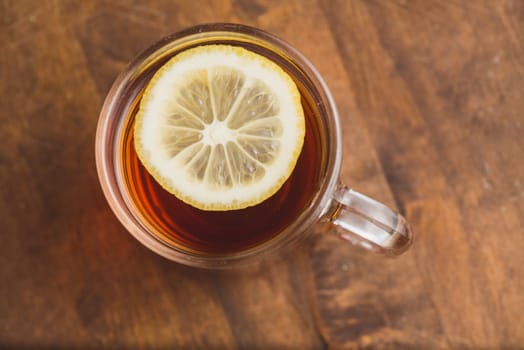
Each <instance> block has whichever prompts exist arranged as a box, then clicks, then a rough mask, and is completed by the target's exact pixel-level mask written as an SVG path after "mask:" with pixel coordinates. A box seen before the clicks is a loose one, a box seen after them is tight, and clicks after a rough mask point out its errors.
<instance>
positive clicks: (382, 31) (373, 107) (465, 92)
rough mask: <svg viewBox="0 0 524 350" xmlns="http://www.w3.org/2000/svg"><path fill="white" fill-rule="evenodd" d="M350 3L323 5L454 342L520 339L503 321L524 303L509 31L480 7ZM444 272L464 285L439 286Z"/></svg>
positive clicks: (512, 342)
mask: <svg viewBox="0 0 524 350" xmlns="http://www.w3.org/2000/svg"><path fill="white" fill-rule="evenodd" d="M337 5H338V6H337ZM341 6H342V3H341V2H339V3H332V4H329V5H326V6H325V7H324V8H325V11H326V14H327V16H328V18H330V19H331V20H332V21H331V23H332V28H333V31H334V33H335V37H336V38H338V45H339V47H340V49H341V52H342V55H343V57H344V63H345V68H346V70H347V71H348V77H349V80H350V82H351V85H352V88H353V90H355V91H357V92H356V94H355V95H356V98H357V101H358V105H359V107H361V111H362V113H363V114H364V115H365V116H366V119H365V121H366V124H367V125H368V127H369V131H370V134H371V136H372V139H373V141H374V143H375V144H376V145H377V150H378V154H379V158H380V160H381V163H382V165H383V169H384V172H385V174H386V176H387V178H388V180H389V184H390V186H391V188H392V190H393V192H394V193H395V198H398V199H399V202H400V203H401V204H402V205H403V206H404V208H405V212H406V213H407V214H408V219H410V220H411V221H412V222H413V224H414V226H415V228H416V229H417V232H418V233H419V237H418V238H419V239H418V242H417V245H416V246H415V249H414V254H416V256H417V262H418V265H419V266H420V267H422V268H423V270H421V273H420V274H421V276H422V277H423V278H424V279H426V285H427V287H426V289H427V290H426V292H427V294H428V295H429V296H430V297H431V299H432V302H433V303H434V304H435V308H436V310H438V312H439V319H440V321H441V323H442V328H443V330H444V335H445V339H446V341H447V343H448V344H449V345H450V346H460V347H480V346H488V347H512V346H517V344H521V343H522V338H521V337H522V332H521V331H520V330H521V329H522V322H515V323H513V324H511V325H507V324H505V323H504V321H503V320H504V319H518V317H519V316H518V315H517V314H516V313H513V311H514V310H518V309H521V306H522V305H523V297H522V295H521V293H520V290H521V287H520V282H516V281H517V280H518V281H521V280H522V278H519V277H522V273H521V271H520V270H521V269H518V268H517V266H522V257H521V256H522V254H520V253H519V252H521V251H522V248H523V247H522V240H519V238H518V237H519V235H520V232H522V228H523V227H522V222H519V220H518V218H519V217H522V215H519V213H520V214H522V209H521V208H520V207H519V205H515V204H512V203H511V201H510V198H511V193H512V192H513V193H515V186H516V183H515V182H513V183H512V181H508V180H507V179H514V181H517V180H518V179H519V178H522V177H523V175H524V168H523V167H522V164H521V162H518V159H521V158H522V155H523V154H522V153H523V151H522V150H523V148H522V143H521V141H520V140H519V137H518V134H519V131H518V130H519V128H520V127H519V125H520V123H521V121H522V110H523V108H522V99H521V98H519V96H518V95H519V91H521V90H522V87H523V85H522V77H521V76H519V75H518V74H517V75H515V68H514V67H515V65H518V63H516V62H511V60H507V61H506V62H503V59H502V57H503V56H504V53H503V51H502V50H504V49H505V48H509V47H511V46H512V45H513V44H512V43H511V41H510V40H508V33H507V32H505V31H504V30H503V29H504V28H503V26H502V25H501V22H500V20H499V19H498V18H497V17H496V16H494V14H493V11H489V8H488V9H486V8H484V7H482V6H481V7H478V8H477V7H474V6H473V7H470V6H468V7H467V8H466V7H464V8H463V7H462V6H460V4H457V3H452V4H451V3H450V4H449V5H444V4H443V3H438V2H422V1H420V2H413V3H411V2H410V3H409V5H408V4H407V3H405V2H399V3H394V2H392V3H387V4H386V3H380V2H352V6H347V7H346V8H345V10H344V7H341ZM421 14H424V15H421ZM348 19H350V20H348ZM520 61H522V59H520ZM392 91H394V93H391V92H392ZM495 183H496V184H497V185H494V184H495ZM495 186H497V190H496V191H495ZM517 193H518V192H517ZM513 196H514V195H513ZM513 202H514V201H513ZM502 208H504V209H502ZM503 212H506V213H507V219H506V218H505V217H504V216H503ZM433 215H436V217H435V219H429V218H431V217H433ZM437 218H441V220H443V221H444V222H445V221H448V222H454V223H457V224H458V226H454V227H446V226H442V225H446V224H443V223H440V224H439V222H438V219H437ZM430 221H432V223H430ZM501 225H504V226H506V225H507V226H506V227H504V226H503V227H504V228H503V230H504V232H507V233H505V234H504V236H503V237H501V235H499V234H498V232H500V229H501ZM497 227H498V228H497ZM439 239H440V240H439ZM446 240H447V241H448V243H446V242H445V241H446ZM440 244H442V246H441V247H440V248H439V246H440ZM509 245H511V247H510V246H509ZM510 252H511V253H510ZM433 254H437V255H433ZM508 256H511V257H512V258H511V259H508ZM515 271H519V273H518V276H519V277H517V278H515V277H516V276H515V275H514V273H515ZM428 275H430V276H431V279H429V280H428V277H427V276H428ZM439 275H440V277H434V276H439ZM445 276H453V277H452V278H453V287H452V288H455V289H453V290H451V289H448V288H447V287H446V286H445V285H442V283H444V282H443V281H444V280H445ZM512 276H513V278H512ZM433 278H434V279H433ZM514 278H515V279H514ZM437 281H440V285H437ZM490 286H493V287H494V286H497V287H494V288H492V287H490ZM501 286H504V287H503V288H504V290H505V291H506V293H505V297H504V298H503V299H501V298H500V297H499V295H500V294H499V293H500V292H499V288H500V287H501ZM454 290H455V291H456V290H459V291H460V293H458V292H457V293H454ZM501 324H504V328H502V329H501V326H500V325H501Z"/></svg>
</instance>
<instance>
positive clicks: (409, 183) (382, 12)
mask: <svg viewBox="0 0 524 350" xmlns="http://www.w3.org/2000/svg"><path fill="white" fill-rule="evenodd" d="M202 22H239V23H245V24H248V25H253V26H256V27H259V28H262V29H265V30H268V31H270V32H272V33H274V34H276V35H277V36H280V37H282V38H283V39H285V40H286V41H288V42H290V43H291V44H292V45H294V46H295V47H297V48H298V49H299V50H300V51H301V52H303V53H304V54H305V55H306V56H307V57H308V58H309V59H310V60H311V61H312V62H313V64H314V65H315V66H316V67H317V68H318V70H319V71H320V73H321V74H322V75H323V76H324V77H325V79H326V82H327V83H328V85H329V86H330V88H331V90H332V92H333V95H334V97H335V100H336V101H337V104H338V106H339V110H340V115H341V119H342V120H341V121H342V128H343V134H344V164H343V168H342V172H341V180H342V181H343V182H345V183H346V184H348V185H350V186H351V187H353V188H355V189H357V190H359V191H362V192H364V193H366V194H369V195H371V196H372V197H374V198H376V199H378V200H380V201H382V202H384V203H386V204H388V205H390V206H392V207H394V208H397V209H398V210H399V211H401V212H402V213H403V214H404V215H406V217H407V218H408V220H409V221H410V222H411V223H412V224H413V226H414V229H415V231H416V233H417V237H416V243H415V245H414V246H413V248H412V250H411V251H409V252H408V253H407V254H405V255H404V256H402V257H400V258H397V259H384V258H382V257H379V256H375V255H370V254H369V253H366V252H362V251H360V250H358V249H356V248H354V247H352V246H349V245H346V244H342V243H341V242H340V240H339V239H338V238H337V237H334V236H330V235H321V234H319V235H316V236H315V238H314V239H313V240H312V241H310V242H306V243H305V244H304V246H302V247H300V248H298V249H296V250H295V251H294V252H293V253H292V254H290V255H289V256H287V257H286V258H282V259H276V260H275V261H269V262H265V263H263V264H259V265H253V266H250V267H248V268H243V269H239V270H233V271H219V272H217V271H205V270H196V269H192V268H187V267H184V266H180V265H177V264H174V263H171V262H169V261H167V260H165V259H163V258H161V257H158V256H156V255H155V254H153V253H152V252H150V251H149V250H147V249H146V248H144V247H142V246H141V245H140V244H139V243H138V242H137V241H135V240H134V239H133V238H132V237H131V236H130V235H129V234H128V233H127V232H126V231H125V229H124V228H123V227H122V226H121V225H120V224H119V223H118V221H117V220H116V218H115V217H114V215H113V214H112V213H111V211H110V209H109V207H108V205H107V204H106V202H105V199H104V198H103V195H102V192H101V190H100V188H99V185H98V180H97V176H96V170H95V166H94V133H95V128H96V122H97V118H98V113H99V110H100V107H101V104H102V102H103V99H104V96H105V94H106V93H107V91H108V89H109V87H110V85H111V84H112V82H113V80H114V78H115V77H116V75H117V74H118V73H119V72H120V71H121V70H122V69H123V68H124V66H125V64H126V63H127V62H128V61H129V60H130V59H132V57H133V56H134V55H136V54H137V53H138V52H140V51H141V50H142V49H144V48H145V47H147V46H148V45H150V44H151V43H152V42H154V41H156V40H157V39H159V38H160V37H162V36H164V35H166V34H168V33H171V32H174V31H177V30H180V29H183V28H185V27H187V26H190V25H194V24H196V23H202ZM523 37H524V2H522V1H514V0H513V1H512V0H504V1H499V2H491V1H483V0H482V1H472V2H466V1H447V2H439V1H429V0H428V1H423V0H416V1H403V0H392V1H377V0H369V1H364V0H352V1H343V0H333V1H326V2H323V1H314V0H308V1H299V0H293V1H288V2H280V1H274V0H253V1H247V0H236V1H229V0H221V1H203V2H191V1H181V0H180V1H155V2H152V1H145V0H144V1H140V0H129V1H102V0H97V1H89V2H87V1H86V2H79V1H74V0H46V1H36V0H24V1H10V0H3V1H1V2H0V96H2V97H1V100H0V101H1V106H2V107H3V108H2V109H1V110H0V122H1V123H2V124H1V125H2V126H1V127H0V139H1V140H2V142H3V146H2V147H1V148H0V170H1V171H0V199H1V200H0V215H1V216H0V218H1V219H2V225H3V228H2V230H1V231H0V232H1V233H0V237H1V240H2V244H0V348H10V349H21V348H43V347H45V348H129V349H146V348H155V349H160V348H196V349H200V348H214V349H222V348H230V349H235V348H238V349H256V348H260V349H270V348H275V349H277V348H278V349H286V348H288V349H319V348H336V349H338V348H341V349H355V348H363V349H421V348H423V349H448V348H451V349H503V348H504V349H517V348H523V347H524V331H523V330H524V321H523V320H524V319H523V317H522V310H524V293H523V292H522V291H523V290H524V282H523V281H524V268H523V266H524V254H523V252H524V239H523V234H524V221H523V219H522V218H523V217H524V206H523V204H522V203H523V200H524V163H523V162H522V160H523V159H524V141H523V139H522V135H523V130H524V129H523V128H524V99H523V91H524V46H523V41H522V38H523Z"/></svg>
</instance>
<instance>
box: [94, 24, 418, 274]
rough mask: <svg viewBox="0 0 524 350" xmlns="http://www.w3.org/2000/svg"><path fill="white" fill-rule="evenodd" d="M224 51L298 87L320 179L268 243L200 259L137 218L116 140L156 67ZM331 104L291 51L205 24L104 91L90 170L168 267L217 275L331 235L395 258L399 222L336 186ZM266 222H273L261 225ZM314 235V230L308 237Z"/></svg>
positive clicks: (337, 143)
mask: <svg viewBox="0 0 524 350" xmlns="http://www.w3.org/2000/svg"><path fill="white" fill-rule="evenodd" d="M216 43H222V44H230V45H239V46H243V47H245V48H248V49H250V50H252V51H255V52H257V53H260V54H263V55H264V56H266V57H268V58H269V59H271V60H273V61H275V62H276V63H277V64H279V65H280V66H281V67H282V68H283V69H284V70H286V71H287V72H288V73H289V74H290V75H291V77H292V78H293V79H294V80H295V81H296V82H297V85H300V86H301V87H302V90H301V93H302V94H303V95H307V98H308V99H310V100H311V101H312V103H311V105H312V106H314V108H316V111H315V112H316V115H317V116H318V119H319V128H320V129H321V130H319V132H320V133H322V140H324V141H323V142H324V143H325V144H324V145H323V147H324V149H325V152H323V153H324V154H323V157H322V162H320V163H319V164H318V166H317V167H318V169H317V170H318V171H319V172H320V177H319V181H318V184H316V190H315V191H314V192H313V193H312V194H311V196H310V198H309V199H308V203H307V205H305V206H304V208H303V209H301V212H300V213H299V215H297V216H296V217H295V218H293V220H291V221H290V222H289V223H288V224H287V226H286V227H285V228H283V229H282V230H281V231H280V232H279V233H278V234H276V235H274V237H273V238H271V239H269V240H268V241H266V242H262V243H260V244H257V245H255V246H254V247H250V248H248V249H245V250H241V251H238V252H234V253H227V254H202V253H199V252H196V251H194V250H191V249H184V248H183V247H181V246H180V245H177V246H175V245H172V244H170V243H169V242H167V241H165V240H163V239H162V238H161V236H160V235H158V234H156V233H155V232H153V231H152V229H151V228H150V225H147V222H145V221H144V220H145V219H144V216H143V215H140V213H138V212H137V209H136V207H135V206H134V205H133V203H132V198H131V197H130V194H129V190H128V189H127V188H126V183H125V181H124V179H123V176H122V165H121V161H120V160H119V155H120V153H121V147H122V145H121V144H119V142H120V140H121V139H122V137H121V134H122V132H123V129H124V122H125V119H126V118H128V116H129V115H130V110H131V109H133V108H135V107H136V103H137V96H139V95H140V93H141V92H142V91H143V89H144V87H145V86H146V85H147V83H148V81H149V79H150V78H151V76H152V75H153V74H154V72H155V71H156V69H158V67H159V65H161V64H163V63H164V62H166V61H167V60H168V59H169V58H171V57H173V56H174V55H176V54H177V53H179V52H181V51H183V50H187V49H188V48H191V47H195V46H198V45H207V44H216ZM339 123H340V122H339V116H338V111H337V108H336V105H335V102H334V100H333V97H332V95H331V93H330V91H329V89H328V87H327V86H326V84H325V83H324V81H323V79H322V77H321V76H320V74H319V73H318V72H317V70H316V69H315V68H314V67H313V65H312V64H311V63H310V62H309V61H308V60H307V59H306V58H305V57H304V56H303V55H302V54H300V53H299V52H298V51H297V50H296V49H294V48H293V47H292V46H290V45H289V44H287V43H285V42H284V41H282V40H280V39H279V38H277V37H275V36H273V35H271V34H269V33H266V32H264V31H262V30H259V29H256V28H252V27H248V26H244V25H239V24H227V23H216V24H203V25H198V26H195V27H192V28H189V29H186V30H184V31H181V32H178V33H175V34H172V35H170V36H168V37H165V38H163V39H162V40H160V41H159V42H157V43H156V44H154V45H153V46H151V47H150V48H148V49H147V50H145V51H144V52H143V53H141V54H140V55H139V56H138V57H136V58H135V59H134V60H133V61H132V62H131V63H130V64H129V65H128V66H127V67H126V68H125V70H124V71H123V72H122V73H121V74H120V75H119V76H118V78H117V79H116V81H115V82H114V84H113V86H112V88H111V90H110V91H109V93H108V95H107V97H106V99H105V102H104V105H103V107H102V111H101V113H100V118H99V122H98V128H97V133H96V165H97V170H98V176H99V180H100V184H101V187H102V189H103V192H104V194H105V197H106V199H107V201H108V203H109V205H110V206H111V208H112V210H113V212H114V213H115V214H116V216H117V218H118V219H119V220H120V221H121V223H122V224H123V225H124V226H125V227H126V229H127V230H128V231H129V232H130V233H131V234H132V235H133V236H134V237H135V238H136V239H138V240H139V241H140V242H141V243H142V244H144V245H145V246H146V247H148V248H150V249H151V250H153V251H154V252H156V253H158V254H160V255H162V256H164V257H166V258H168V259H171V260H173V261H176V262H179V263H182V264H186V265H190V266H195V267H204V268H219V267H228V266H234V265H238V264H240V263H243V262H249V261H253V260H254V259H255V258H258V257H261V256H265V255H267V254H268V253H273V252H275V251H279V250H281V249H282V248H283V247H288V246H289V245H291V244H293V243H296V242H299V241H301V240H303V239H304V238H305V237H307V236H308V235H310V234H313V233H314V232H318V231H322V232H328V233H334V234H337V235H338V236H340V237H341V238H342V239H344V240H346V241H349V242H351V243H353V244H355V245H358V246H361V247H364V248H365V249H368V250H371V251H375V252H378V253H382V254H385V255H390V256H394V255H399V254H401V253H403V252H404V251H405V250H406V249H408V247H409V246H410V244H411V242H412V232H411V229H410V226H409V224H408V223H407V222H406V220H405V219H404V217H402V216H401V215H400V214H397V213H395V212H394V211H392V210H391V209H389V208H388V207H386V206H384V205H383V204H381V203H379V202H377V201H375V200H373V199H371V198H369V197H366V196H364V195H362V194H360V193H358V192H356V191H354V190H352V189H349V188H347V187H346V186H344V185H343V184H342V183H341V182H340V180H339V173H340V167H341V162H342V134H341V129H340V125H339ZM265 220H271V218H265ZM314 228H316V229H314Z"/></svg>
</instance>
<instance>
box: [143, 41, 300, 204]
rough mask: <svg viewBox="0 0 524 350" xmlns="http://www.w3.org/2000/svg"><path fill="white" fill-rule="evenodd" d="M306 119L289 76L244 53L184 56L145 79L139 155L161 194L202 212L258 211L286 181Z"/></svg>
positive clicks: (196, 51)
mask: <svg viewBox="0 0 524 350" xmlns="http://www.w3.org/2000/svg"><path fill="white" fill-rule="evenodd" d="M304 134H305V122H304V111H303V109H302V105H301V103H300V93H299V91H298V89H297V87H296V85H295V83H294V82H293V80H292V79H291V77H289V75H288V74H287V73H286V72H284V70H282V68H280V67H279V66H278V65H277V64H275V63H274V62H272V61H270V60H269V59H267V58H265V57H263V56H261V55H259V54H256V53H254V52H251V51H248V50H246V49H243V48H240V47H235V46H228V45H208V46H199V47H196V48H192V49H189V50H187V51H184V52H182V53H180V54H178V55H176V56H175V57H173V58H172V59H171V60H170V61H168V62H167V63H166V64H165V65H164V66H162V67H161V68H160V69H159V70H158V71H157V72H156V74H155V75H154V76H153V78H152V79H151V81H150V83H149V85H148V86H147V87H146V89H145V92H144V95H143V97H142V100H141V103H140V107H139V112H138V113H137V116H136V123H135V130H134V137H135V148H136V151H137V154H138V156H139V158H140V160H141V161H142V163H143V164H144V166H145V167H146V169H147V170H148V171H149V173H151V175H152V176H153V177H154V178H155V179H156V180H157V181H158V183H160V184H161V185H162V187H164V188H165V189H166V190H167V191H169V192H171V193H172V194H174V195H175V196H176V197H178V198H179V199H181V200H182V201H184V202H186V203H188V204H190V205H192V206H194V207H196V208H199V209H203V210H234V209H242V208H246V207H248V206H252V205H256V204H259V203H261V202H262V201H264V200H265V199H267V198H269V197H270V196H271V195H273V194H274V193H275V192H277V191H278V190H279V189H280V188H281V187H282V185H283V183H284V182H285V181H286V180H287V179H288V177H289V176H290V174H291V173H292V171H293V169H294V167H295V165H296V162H297V159H298V157H299V155H300V151H301V149H302V145H303V143H304Z"/></svg>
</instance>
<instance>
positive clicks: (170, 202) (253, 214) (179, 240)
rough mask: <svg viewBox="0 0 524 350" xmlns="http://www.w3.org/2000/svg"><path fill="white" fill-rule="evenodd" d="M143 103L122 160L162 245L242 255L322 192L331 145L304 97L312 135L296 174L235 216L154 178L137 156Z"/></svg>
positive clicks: (126, 135)
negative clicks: (190, 200)
mask: <svg viewBox="0 0 524 350" xmlns="http://www.w3.org/2000/svg"><path fill="white" fill-rule="evenodd" d="M299 89H301V87H300V86H299ZM301 90H302V89H301ZM139 100H140V96H137V97H136V100H135V103H133V107H132V108H131V110H130V112H129V114H128V116H127V118H126V121H125V123H124V125H123V126H122V128H123V134H122V137H121V138H120V140H121V142H122V144H121V145H122V147H121V157H120V160H121V166H122V171H123V179H124V184H125V186H126V187H127V191H128V193H129V196H130V200H131V201H132V205H133V206H134V207H135V208H136V209H137V211H138V212H139V213H140V215H141V216H142V219H143V220H144V221H146V222H148V223H149V225H150V227H149V229H150V230H151V231H152V232H154V233H155V234H156V235H157V236H158V238H159V239H160V240H162V241H164V242H166V243H168V244H170V245H172V246H176V247H178V248H180V249H183V250H186V251H191V252H194V253H203V254H212V255H213V254H227V253H232V252H238V251H242V250H245V249H248V248H251V247H254V246H256V245H258V244H261V243H263V242H266V241H268V240H270V239H272V238H274V237H275V236H276V235H278V234H279V233H280V232H281V231H282V230H283V229H284V228H285V227H287V226H288V225H289V224H290V223H291V222H293V221H294V220H295V219H296V218H297V217H298V216H299V214H300V213H301V212H302V211H303V210H304V208H305V207H307V206H308V204H309V203H310V202H311V200H312V199H313V196H314V194H315V193H316V192H317V190H318V187H319V182H320V177H321V167H322V166H321V165H322V164H323V158H324V156H325V155H324V150H325V142H322V141H323V140H322V138H321V132H320V130H322V129H321V126H320V125H319V117H318V112H317V110H316V109H315V108H313V107H312V106H314V104H313V103H311V102H310V99H308V98H305V97H304V95H303V97H302V106H303V108H304V114H305V119H306V134H305V140H304V146H303V149H302V152H301V154H300V157H299V159H298V162H297V165H296V167H295V169H294V171H293V173H292V174H291V176H290V177H289V179H288V180H287V181H286V182H285V183H284V185H283V186H282V188H281V189H280V190H279V191H278V192H277V193H276V194H274V195H273V196H272V197H270V198H269V199H267V200H265V201H264V202H263V203H261V204H258V205H256V206H253V207H248V208H246V209H241V210H232V211H204V210H200V209H197V208H194V207H192V206H190V205H188V204H186V203H184V202H182V201H181V200H179V199H178V198H176V197H175V196H174V195H173V194H171V193H169V192H167V191H166V190H164V189H163V188H162V187H161V186H160V185H159V184H158V183H157V182H156V180H155V179H154V178H153V177H152V176H151V175H150V174H149V173H148V171H147V170H146V169H145V168H144V166H143V165H142V163H141V162H140V160H139V159H138V157H137V154H136V151H135V146H134V140H133V126H134V120H135V114H136V111H137V109H138V102H139Z"/></svg>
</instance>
